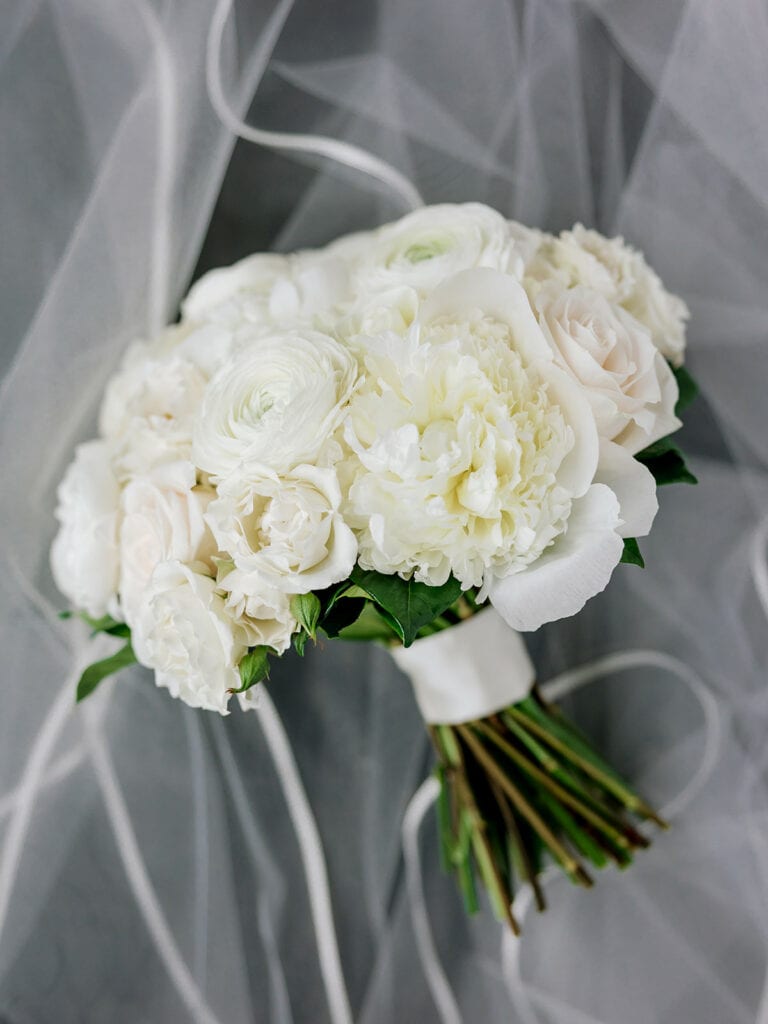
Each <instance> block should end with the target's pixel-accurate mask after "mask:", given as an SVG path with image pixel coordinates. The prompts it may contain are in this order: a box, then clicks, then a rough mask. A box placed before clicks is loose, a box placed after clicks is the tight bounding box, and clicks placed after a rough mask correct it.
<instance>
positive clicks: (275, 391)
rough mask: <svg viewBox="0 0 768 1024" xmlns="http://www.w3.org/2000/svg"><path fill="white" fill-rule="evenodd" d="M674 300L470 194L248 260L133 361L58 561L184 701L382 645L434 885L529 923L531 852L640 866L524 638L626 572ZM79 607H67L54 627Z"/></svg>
mask: <svg viewBox="0 0 768 1024" xmlns="http://www.w3.org/2000/svg"><path fill="white" fill-rule="evenodd" d="M686 318H687V310H686V308H685V305H684V303H683V302H682V301H681V300H680V299H678V298H676V297H674V296H673V295H670V294H669V293H668V292H667V291H665V289H664V287H663V286H662V283H661V281H660V280H659V278H658V277H657V275H656V274H655V273H654V272H653V270H652V269H651V268H650V267H649V266H648V264H647V263H646V262H645V260H644V259H643V257H642V256H641V255H640V253H638V252H636V251H634V250H633V249H631V248H630V247H629V246H627V245H626V244H624V242H623V241H622V240H621V239H620V238H615V239H608V238H605V237H603V236H602V235H599V234H598V233H596V232H595V231H589V230H586V229H585V228H583V227H582V226H580V225H577V226H576V227H575V228H574V229H573V230H572V231H566V232H563V233H562V234H561V235H559V236H558V237H555V236H552V235H549V234H545V233H543V232H540V231H537V230H532V229H529V228H526V227H524V226H522V225H520V224H517V223H514V222H509V221H507V220H506V219H505V218H504V217H503V216H501V215H500V214H499V213H497V212H495V211H494V210H492V209H490V208H488V207H486V206H482V205H479V204H466V205H456V206H454V205H442V206H433V207H426V208H424V209H421V210H419V211H417V212H415V213H412V214H410V215H408V216H406V217H404V218H403V219H402V220H400V221H398V222H396V223H394V224H388V225H386V226H384V227H382V228H380V229H378V230H376V231H371V232H364V233H361V234H354V235H350V236H348V237H345V238H341V239H339V240H337V241H336V242H334V243H332V244H331V245H329V246H328V247H327V248H325V249H323V250H320V251H312V252H299V253H296V254H293V255H289V256H280V255H272V254H270V255H267V254H258V255H255V256H251V257H249V258H248V259H245V260H243V261H242V262H240V263H238V264H236V265H235V266H233V267H230V268H227V269H222V270H215V271H212V272H211V273H209V274H207V275H206V276H204V277H203V278H202V279H201V280H200V281H198V282H197V284H196V285H195V286H194V287H193V288H192V290H191V292H190V293H189V295H188V296H187V298H186V300H185V301H184V303H183V305H182V313H181V318H180V321H179V322H178V323H176V324H174V325H172V326H170V327H168V328H166V329H165V330H164V331H162V332H161V334H160V335H159V336H158V337H156V338H153V339H151V340H149V341H140V342H136V343H135V344H134V345H133V346H132V347H131V348H130V349H129V350H128V352H127V354H126V356H125V359H124V361H123V364H122V366H121V368H120V369H119V371H118V372H117V373H116V375H115V376H114V377H113V378H112V379H111V381H110V382H109V385H108V387H107V390H106V395H105V397H104V401H103V404H102V407H101V415H100V424H99V427H100V437H99V439H98V440H94V441H89V442H87V443H85V444H83V445H81V446H80V447H79V448H78V450H77V452H76V455H75V459H74V462H73V463H72V465H71V466H70V468H69V470H68V471H67V473H66V476H65V477H64V480H63V482H62V484H61V486H60V489H59V507H58V511H57V517H58V520H59V522H60V529H59V532H58V536H57V537H56V540H55V542H54V545H53V549H52V559H51V561H52V568H53V573H54V577H55V580H56V582H57V584H58V586H59V588H60V590H61V591H62V593H63V594H65V595H66V596H67V598H68V599H69V600H70V601H71V602H72V605H73V606H74V609H75V610H76V611H77V612H78V613H79V614H81V615H82V617H83V618H85V619H86V621H87V622H88V623H89V624H90V626H91V627H92V629H93V630H94V631H95V632H104V633H107V634H110V635H112V636H114V637H115V638H116V639H118V640H120V641H121V645H120V647H119V649H118V650H117V652H116V653H115V654H113V655H112V656H111V657H109V658H107V659H105V660H104V661H100V662H97V663H96V664H94V665H91V666H90V667H89V668H88V669H86V671H85V672H84V673H83V676H82V678H81V680H80V683H79V687H78V694H77V695H78V698H79V699H80V698H83V697H84V696H86V695H87V694H89V693H90V692H91V691H92V690H93V689H94V687H95V686H96V685H97V684H98V683H99V682H100V681H101V680H102V679H103V678H105V677H106V676H107V675H109V674H111V673H113V672H115V671H117V670H118V669H120V668H122V667H124V666H126V665H129V664H131V663H133V662H134V661H138V662H139V663H140V664H142V665H144V666H146V667H147V668H149V669H152V670H153V671H154V674H155V680H156V682H157V684H158V685H159V686H162V687H165V688H167V689H168V690H169V691H170V693H171V695H172V696H174V697H178V698H180V699H181V700H183V701H185V702H186V703H187V704H190V705H192V706H193V707H199V708H206V709H208V710H211V711H218V712H219V713H221V714H226V713H227V710H228V706H229V703H230V701H231V699H232V698H236V699H237V701H238V702H239V703H240V705H241V706H242V707H243V708H250V707H253V706H254V705H257V704H258V692H259V687H258V685H257V684H259V683H260V682H261V681H262V680H263V679H265V677H267V675H268V672H269V663H270V659H272V658H274V657H279V656H281V655H283V654H284V653H285V652H286V651H288V649H289V648H290V647H291V646H293V647H294V648H295V649H296V650H297V651H298V653H299V654H302V653H303V652H304V648H305V646H306V644H307V642H308V641H310V640H312V641H315V640H316V639H317V638H318V636H320V635H325V636H327V637H340V638H342V639H354V640H371V641H377V642H380V643H383V644H386V645H388V647H389V648H390V649H391V651H392V653H393V654H394V656H395V658H396V660H397V662H398V664H399V665H400V666H401V667H402V668H403V669H404V670H405V672H406V673H407V674H408V675H409V676H410V677H411V679H412V681H413V685H414V688H415V691H416V697H417V700H418V703H419V706H420V708H421V711H422V713H423V715H424V718H425V721H426V723H427V725H428V729H429V732H430V735H431V737H432V740H433V742H434V745H435V748H436V752H437V757H438V769H437V771H438V775H439V778H440V780H441V783H442V798H441V800H440V803H439V813H440V823H441V834H442V839H443V851H444V855H445V860H446V864H447V865H448V866H449V867H451V868H452V869H455V870H456V872H457V874H458V878H459V881H460V883H461V888H462V891H463V893H464V896H465V898H466V901H467V904H468V907H469V909H470V910H471V909H474V908H475V907H476V894H475V875H479V877H480V879H481V880H482V882H483V884H484V885H485V887H486V888H487V890H488V893H489V896H490V899H491V902H492V904H493V907H494V909H495V910H496V912H497V914H498V916H499V917H501V918H502V919H506V920H507V921H509V923H510V924H511V925H512V927H513V928H516V924H515V921H514V918H513V916H512V910H511V905H512V896H513V893H514V889H515V887H516V886H517V884H518V883H519V882H521V881H528V882H530V883H531V884H532V885H533V886H534V889H535V890H536V895H537V898H538V900H539V902H540V903H541V902H542V901H541V893H540V888H539V886H538V881H537V879H538V876H539V874H540V871H541V869H542V862H543V855H546V856H548V857H550V858H552V859H553V860H554V861H556V862H557V863H559V864H560V865H561V866H562V867H563V869H564V870H565V871H566V872H567V873H568V875H569V876H570V877H571V878H572V879H573V880H574V881H576V882H577V883H581V884H589V876H588V874H587V872H586V870H585V867H584V862H586V861H588V862H591V863H592V864H594V865H595V866H602V865H603V864H606V863H608V862H609V861H613V862H615V863H618V864H619V865H622V866H623V865H625V864H627V863H629V861H630V860H631V858H632V854H633V851H634V850H636V849H637V848H640V847H643V846H645V845H647V840H646V839H645V838H644V837H643V835H642V834H641V833H640V832H639V831H638V829H637V827H636V825H635V824H633V820H632V819H633V817H634V818H640V819H655V820H657V821H658V819H656V818H655V815H654V813H653V811H652V810H651V809H650V808H649V807H648V806H647V805H646V804H645V803H644V802H643V801H642V800H641V799H640V798H639V797H638V796H636V795H635V794H634V793H633V792H632V791H631V790H630V789H629V787H628V786H627V785H626V784H625V783H623V782H622V781H621V779H620V778H618V776H617V775H616V774H615V773H614V772H613V771H612V769H611V768H610V767H609V766H608V765H607V764H605V763H604V762H603V761H602V760H601V759H600V758H599V757H598V756H597V755H596V754H595V753H594V752H593V750H592V749H591V747H590V746H589V745H588V743H587V741H586V740H585V739H584V738H583V737H582V736H581V735H580V734H579V733H578V732H577V731H576V730H575V729H574V727H573V726H572V725H571V724H570V723H569V722H568V721H567V720H566V719H565V718H564V717H563V716H562V715H561V713H560V712H559V711H558V710H557V709H556V708H554V707H551V706H549V705H548V704H546V703H545V701H544V700H543V699H542V697H541V696H540V694H539V693H538V692H537V691H536V689H535V686H534V672H533V668H532V666H531V663H530V661H529V659H528V656H527V654H526V652H525V647H524V645H523V643H522V640H521V638H520V635H519V631H529V630H535V629H537V628H538V627H539V626H540V625H542V624H543V623H545V622H549V621H552V620H555V619H560V618H563V617H565V616H571V615H574V614H575V613H576V612H578V611H579V610H580V609H581V608H582V607H583V605H584V604H585V602H586V601H587V600H589V598H591V597H592V596H593V595H595V594H597V593H599V592H600V591H602V590H603V589H604V588H605V587H606V585H607V584H608V581H609V580H610V577H611V574H612V573H613V571H614V569H615V568H616V566H617V565H618V564H619V563H620V562H630V563H634V564H637V565H641V566H642V564H643V562H642V556H641V554H640V549H639V546H638V542H637V538H639V537H643V536H645V535H646V534H647V533H648V532H649V531H650V529H651V526H652V524H653V520H654V517H655V515H656V511H657V507H658V504H657V487H658V486H659V485H660V484H666V483H671V482H674V481H688V482H695V479H694V478H693V477H692V476H691V474H690V473H689V472H688V470H687V469H686V466H685V463H684V461H683V459H682V456H681V454H680V452H679V451H678V450H677V449H676V448H675V446H674V445H673V444H672V443H671V442H670V440H669V435H670V434H671V433H673V432H674V431H675V430H677V429H678V427H679V426H680V425H681V424H680V419H679V418H678V416H679V412H680V410H681V408H683V407H684V405H685V404H686V403H687V401H688V400H690V398H691V397H692V395H693V394H694V392H695V387H694V385H693V382H692V381H691V378H690V377H689V376H688V374H687V373H686V372H685V371H684V370H683V369H682V360H683V353H684V346H685V321H686ZM65 614H71V613H65Z"/></svg>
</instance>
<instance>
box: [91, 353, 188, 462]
mask: <svg viewBox="0 0 768 1024" xmlns="http://www.w3.org/2000/svg"><path fill="white" fill-rule="evenodd" d="M205 384H206V376H205V374H204V372H203V371H202V370H201V369H200V367H198V366H196V365H195V363H193V362H191V361H190V360H188V359H185V358H184V357H183V356H181V355H178V354H176V353H175V351H173V350H172V351H171V352H170V353H169V354H163V355H162V356H160V357H158V355H157V353H156V352H155V351H154V350H153V349H152V348H150V346H148V345H146V344H144V343H141V342H137V343H136V344H135V345H133V346H131V348H130V349H129V350H128V352H127V353H126V355H125V359H124V360H123V364H122V367H121V369H120V371H119V372H118V373H117V374H115V376H114V377H113V378H112V380H111V381H110V382H109V384H108V385H107V390H106V392H105V395H104V401H103V403H102V406H101V413H100V418H99V426H100V429H101V433H102V436H103V437H104V438H105V439H106V441H107V443H108V444H109V447H110V450H111V452H112V459H113V465H114V466H115V469H116V471H117V474H118V476H119V478H120V479H121V480H126V479H128V478H129V477H131V476H134V475H143V474H146V473H148V472H150V470H152V468H153V467H154V466H157V465H159V464H160V463H163V462H176V461H179V460H183V459H188V458H189V454H190V450H191V448H192V425H193V422H194V416H195V413H196V412H197V409H198V407H199V405H200V400H201V398H202V395H203V389H204V388H205Z"/></svg>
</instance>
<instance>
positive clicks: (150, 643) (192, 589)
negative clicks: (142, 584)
mask: <svg viewBox="0 0 768 1024" xmlns="http://www.w3.org/2000/svg"><path fill="white" fill-rule="evenodd" d="M132 639H133V648H134V650H135V652H136V657H137V658H138V660H139V661H140V662H141V664H142V665H146V666H147V667H148V668H152V669H154V671H155V680H156V682H157V685H158V686H164V687H166V688H167V689H168V690H169V691H170V693H171V695H172V696H174V697H178V698H180V699H181V700H183V701H184V702H185V703H186V704H189V705H190V706H191V707H194V708H207V709H208V710H210V711H218V712H220V713H221V714H226V712H227V704H228V702H229V698H230V693H229V691H230V690H234V689H237V687H238V686H239V685H240V674H239V672H238V667H237V666H238V664H239V662H240V660H241V658H242V657H243V655H244V654H245V653H246V651H247V649H248V636H247V633H246V631H245V630H244V629H243V628H242V627H241V626H240V625H238V624H237V623H236V622H234V621H233V619H232V617H231V616H230V615H229V614H228V612H227V610H226V608H225V605H224V599H223V598H222V597H221V596H220V594H218V593H217V589H216V583H215V581H214V580H213V579H211V578H210V577H209V576H207V575H203V574H202V573H199V572H195V571H194V569H192V568H191V567H190V566H188V565H184V563H182V562H179V561H175V560H171V561H166V562H161V563H160V564H159V565H158V566H157V567H156V568H155V571H154V572H153V574H152V578H151V580H150V583H149V585H148V587H147V588H146V590H145V592H144V595H143V598H142V601H141V605H140V608H139V611H138V615H137V617H136V619H135V622H134V625H133V629H132Z"/></svg>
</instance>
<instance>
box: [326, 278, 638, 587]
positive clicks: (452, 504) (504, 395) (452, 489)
mask: <svg viewBox="0 0 768 1024" xmlns="http://www.w3.org/2000/svg"><path fill="white" fill-rule="evenodd" d="M365 368H366V371H367V372H366V378H365V382H364V384H363V385H362V386H361V388H360V389H359V391H358V392H357V393H356V394H355V396H354V398H353V400H352V402H351V404H350V411H349V416H348V419H347V422H346V425H345V437H346V440H347V443H348V444H349V446H350V448H351V449H352V452H353V453H354V454H353V455H352V456H351V457H350V458H349V459H347V460H345V462H344V464H343V465H342V467H341V471H342V472H343V473H344V475H345V479H346V481H347V483H348V488H349V490H348V494H349V497H348V501H347V507H346V512H347V518H348V520H349V522H350V525H352V527H353V529H355V530H356V532H357V533H358V540H359V544H360V564H361V565H362V566H363V567H364V568H370V569H376V570H378V571H379V572H383V573H393V572H397V573H399V574H400V575H402V576H404V577H410V576H411V575H413V576H414V577H415V579H417V580H420V581H423V582H425V583H428V584H431V585H439V584H442V583H444V582H445V581H446V579H447V578H448V576H449V575H450V574H453V575H454V576H455V577H456V578H457V579H458V580H460V582H461V583H462V585H463V586H464V587H471V586H474V587H480V586H488V585H490V583H491V581H492V580H494V579H495V578H503V577H506V576H509V574H510V573H518V572H521V571H522V570H524V569H526V567H529V566H531V565H532V564H533V563H535V562H536V560H537V559H538V558H539V557H540V556H541V555H542V553H543V552H544V551H545V550H546V549H547V548H549V547H550V545H552V544H553V543H554V542H555V541H556V540H557V538H558V537H560V536H561V535H562V534H564V533H565V532H566V530H567V529H568V523H569V518H570V516H571V512H572V509H573V505H574V503H575V502H576V501H577V500H578V499H580V498H582V497H583V496H584V495H585V494H586V493H587V492H588V490H589V489H590V485H591V484H592V481H593V478H594V475H595V472H596V469H597V462H598V437H597V430H596V426H595V421H594V417H593V415H592V412H591V409H590V407H589V404H588V403H587V401H586V400H585V398H584V397H583V396H582V395H581V393H580V390H579V388H578V387H577V386H576V385H575V384H574V383H572V382H571V381H570V380H569V379H568V378H567V377H566V375H565V374H564V373H563V372H562V371H561V370H560V369H559V368H558V367H557V366H556V365H555V363H554V360H553V358H552V353H551V350H550V348H549V346H548V345H547V343H546V341H545V339H544V337H543V335H542V333H541V330H540V328H539V327H538V325H537V323H536V321H535V319H534V317H533V314H532V312H531V309H530V306H529V304H528V301H527V299H526V296H525V293H524V292H523V290H522V289H521V288H520V286H519V285H518V284H517V283H516V282H515V281H514V280H513V279H511V278H510V277H507V276H505V275H502V274H498V273H496V272H494V271H490V270H475V271H466V272H464V273H461V274H457V275H455V276H454V277H453V278H451V279H449V280H448V281H446V282H445V284H444V285H443V286H441V288H439V289H437V290H436V292H435V293H434V294H433V296H432V297H431V298H430V299H429V300H427V301H426V302H425V303H424V304H423V306H422V309H421V311H420V314H419V318H418V320H417V321H416V323H415V324H414V326H413V328H412V329H411V331H410V333H409V334H408V335H407V336H406V337H400V336H398V335H395V334H389V335H383V336H381V337H378V338H371V339H369V340H368V343H367V347H366V352H365ZM605 490H606V491H607V488H605ZM611 497H612V504H611V508H610V509H609V514H608V520H609V521H610V531H611V532H612V531H614V530H615V527H616V526H617V525H618V523H619V516H618V506H617V507H616V509H615V510H614V508H613V504H616V502H615V499H613V496H611ZM616 540H617V543H618V552H617V553H616V548H615V545H614V544H612V543H611V544H610V547H611V549H612V550H613V551H614V552H615V553H616V558H615V561H618V558H619V557H620V553H621V542H620V541H619V540H618V537H617V536H616ZM614 564H615V562H614ZM605 582H607V578H606V580H604V581H603V585H605Z"/></svg>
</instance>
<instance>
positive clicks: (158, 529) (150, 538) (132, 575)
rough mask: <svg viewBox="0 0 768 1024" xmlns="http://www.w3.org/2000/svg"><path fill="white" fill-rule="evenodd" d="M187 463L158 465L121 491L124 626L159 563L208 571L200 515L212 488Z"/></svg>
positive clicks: (210, 545)
mask: <svg viewBox="0 0 768 1024" xmlns="http://www.w3.org/2000/svg"><path fill="white" fill-rule="evenodd" d="M196 483H197V481H196V472H195V467H194V466H193V465H192V463H191V462H176V463H169V464H168V465H164V466H160V467H159V468H157V469H155V470H154V472H153V473H152V474H151V475H150V476H148V477H136V478H135V479H133V480H131V481H130V483H129V484H128V485H127V487H126V488H125V490H124V491H123V494H122V498H121V507H122V521H121V524H120V605H121V608H122V610H123V615H124V616H125V621H126V622H127V623H128V625H129V626H133V624H134V622H135V621H136V619H137V616H138V611H139V607H140V604H141V600H142V597H143V595H144V591H145V590H146V588H147V586H148V585H149V582H150V580H151V578H152V573H153V572H154V570H155V567H156V566H157V565H158V564H159V563H160V562H165V561H178V562H184V563H185V564H190V563H198V564H196V566H195V567H196V568H198V569H200V570H203V571H205V570H206V569H207V570H208V571H211V570H212V562H211V558H212V556H213V555H214V554H215V553H216V547H215V544H214V540H213V537H212V535H211V533H210V531H209V530H208V527H207V525H206V523H205V520H204V518H203V514H204V512H205V509H206V508H207V506H208V503H209V502H210V500H211V498H212V497H213V495H214V491H213V490H211V489H208V488H204V487H197V486H196Z"/></svg>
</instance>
